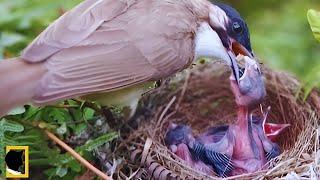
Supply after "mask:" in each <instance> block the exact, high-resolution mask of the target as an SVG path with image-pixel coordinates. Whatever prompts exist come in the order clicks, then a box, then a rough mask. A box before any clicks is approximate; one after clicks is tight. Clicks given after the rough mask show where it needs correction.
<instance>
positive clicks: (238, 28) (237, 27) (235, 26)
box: [232, 22, 243, 34]
mask: <svg viewBox="0 0 320 180" xmlns="http://www.w3.org/2000/svg"><path fill="white" fill-rule="evenodd" d="M232 29H233V31H234V32H235V33H237V34H241V33H242V31H243V29H242V27H241V25H240V24H239V23H238V22H234V23H233V24H232Z"/></svg>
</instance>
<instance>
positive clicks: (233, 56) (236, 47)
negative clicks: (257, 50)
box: [228, 39, 254, 84]
mask: <svg viewBox="0 0 320 180" xmlns="http://www.w3.org/2000/svg"><path fill="white" fill-rule="evenodd" d="M239 54H242V55H244V56H248V57H250V58H251V59H253V58H254V56H253V54H252V53H251V52H249V51H248V50H247V49H246V48H245V47H244V46H243V45H242V44H240V43H239V42H237V41H236V40H234V39H231V47H230V50H228V55H229V58H230V61H231V69H232V72H233V75H234V78H235V80H236V82H237V83H238V84H239V79H240V74H239V66H238V63H237V55H239Z"/></svg>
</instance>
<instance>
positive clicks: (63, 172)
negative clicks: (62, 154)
mask: <svg viewBox="0 0 320 180" xmlns="http://www.w3.org/2000/svg"><path fill="white" fill-rule="evenodd" d="M67 173H68V169H67V168H63V167H61V166H59V167H58V168H57V169H56V175H57V176H59V177H63V176H65V175H66V174H67Z"/></svg>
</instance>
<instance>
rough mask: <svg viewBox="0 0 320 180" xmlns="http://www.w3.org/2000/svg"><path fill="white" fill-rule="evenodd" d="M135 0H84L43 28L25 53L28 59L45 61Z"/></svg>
mask: <svg viewBox="0 0 320 180" xmlns="http://www.w3.org/2000/svg"><path fill="white" fill-rule="evenodd" d="M134 1H135V0H85V1H83V2H82V3H80V4H79V5H77V6H76V7H75V8H73V9H72V10H70V11H68V12H67V13H65V14H64V15H62V16H61V17H60V18H58V19H57V20H56V21H55V22H53V23H52V24H51V25H50V26H49V27H48V28H47V29H46V30H44V31H43V32H42V33H41V34H40V35H39V36H38V37H37V38H36V39H35V40H34V41H33V42H32V43H31V44H30V45H29V46H28V47H27V48H26V49H25V50H24V51H23V52H22V55H21V57H22V58H23V59H24V60H26V61H29V62H39V61H43V60H46V59H47V58H48V57H50V56H52V55H53V54H55V53H57V52H59V51H61V50H62V49H65V48H70V47H72V46H74V45H76V44H78V43H79V42H81V41H83V40H84V39H85V38H87V37H88V36H89V35H90V34H92V33H93V32H94V31H95V30H96V29H97V28H98V27H99V26H100V25H101V24H102V23H103V22H107V21H110V20H111V19H113V18H115V17H117V16H118V15H120V14H121V13H124V12H126V11H127V9H128V8H129V7H130V6H131V5H133V4H134Z"/></svg>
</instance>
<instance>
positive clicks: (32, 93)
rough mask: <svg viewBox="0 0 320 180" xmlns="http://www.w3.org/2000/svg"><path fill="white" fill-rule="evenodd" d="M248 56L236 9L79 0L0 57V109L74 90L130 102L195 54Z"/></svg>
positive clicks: (198, 3) (197, 1) (231, 60)
mask: <svg viewBox="0 0 320 180" xmlns="http://www.w3.org/2000/svg"><path fill="white" fill-rule="evenodd" d="M239 53H241V54H243V55H247V56H250V57H252V56H253V52H252V49H251V45H250V38H249V31H248V27H247V25H246V23H245V21H244V20H243V19H242V18H241V17H240V15H239V13H238V12H237V11H236V10H235V9H233V8H231V7H230V6H228V5H224V4H212V3H210V2H209V1H208V0H179V1H178V0H85V1H83V2H82V3H80V4H79V5H77V6H76V7H75V8H73V9H72V10H70V11H69V12H67V13H65V14H64V15H63V16H61V17H60V18H58V19H57V20H56V21H55V22H53V23H52V24H51V25H50V26H49V27H48V28H47V29H45V30H44V31H43V32H42V33H41V34H40V35H39V36H38V37H37V38H36V39H35V40H34V41H33V42H32V43H31V44H30V45H29V46H27V47H26V49H25V50H24V51H23V52H22V54H21V56H20V57H17V58H14V59H11V60H6V61H2V62H1V63H0V74H1V76H0V83H1V87H0V99H1V101H0V116H1V115H4V114H5V113H6V112H8V111H9V110H10V109H11V108H13V107H15V106H19V105H23V104H25V103H29V102H31V103H33V104H35V105H45V104H50V103H54V102H57V101H59V100H64V99H68V98H74V97H82V98H84V99H87V100H92V101H98V102H99V103H100V104H101V105H105V106H110V105H121V106H130V107H131V109H132V112H134V110H135V107H136V106H137V104H138V101H139V98H140V97H141V94H143V93H144V92H146V91H148V89H149V88H150V87H151V88H152V87H153V85H154V82H155V81H157V80H161V79H165V78H167V77H169V76H171V75H173V74H175V73H177V72H179V71H182V70H183V69H185V68H187V67H188V66H190V65H191V64H192V63H193V61H195V60H197V59H199V58H203V57H206V58H210V59H221V60H223V61H224V62H225V63H226V64H228V65H229V66H230V67H231V69H232V71H233V73H234V76H235V79H236V80H237V81H238V80H239V68H238V65H237V62H236V58H235V57H236V55H237V54H239Z"/></svg>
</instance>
